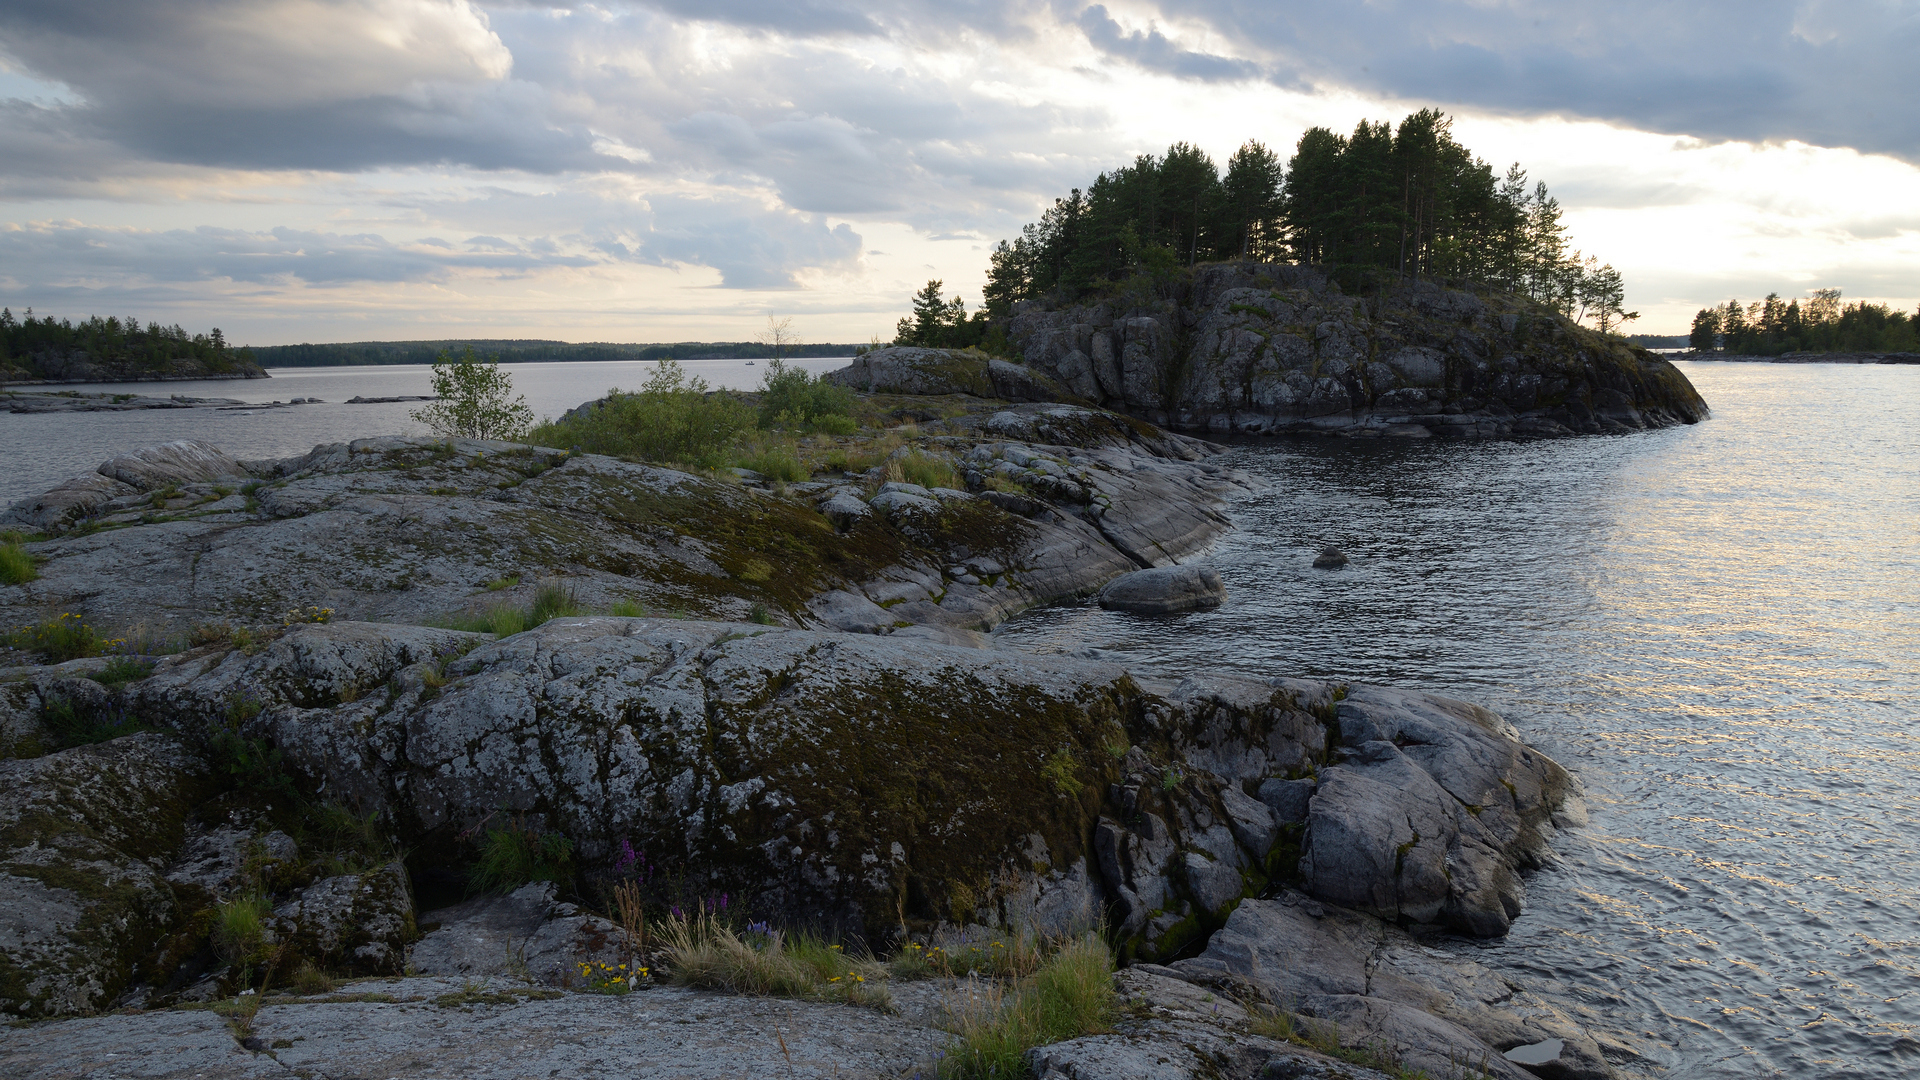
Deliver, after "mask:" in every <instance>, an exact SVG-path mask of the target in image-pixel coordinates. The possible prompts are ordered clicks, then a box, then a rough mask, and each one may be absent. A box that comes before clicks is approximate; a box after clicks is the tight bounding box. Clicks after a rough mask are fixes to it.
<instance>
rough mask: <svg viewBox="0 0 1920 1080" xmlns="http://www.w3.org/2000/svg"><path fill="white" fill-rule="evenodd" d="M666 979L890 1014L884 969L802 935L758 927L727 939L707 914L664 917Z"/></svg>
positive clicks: (729, 933) (722, 928) (729, 931)
mask: <svg viewBox="0 0 1920 1080" xmlns="http://www.w3.org/2000/svg"><path fill="white" fill-rule="evenodd" d="M662 938H663V939H664V942H665V946H666V948H665V956H666V958H667V963H668V965H669V966H670V967H671V968H672V971H673V980H674V981H675V982H677V983H680V984H681V985H683V986H699V987H704V988H706V989H710V990H728V991H732V992H733V993H736V994H763V995H771V996H775V997H792V998H813V999H818V1000H825V1001H842V1002H846V1003H847V1004H850V1005H866V1006H870V1007H873V1008H879V1009H891V1008H892V1005H893V996H892V995H891V994H890V993H888V992H887V988H886V987H885V986H884V985H883V982H884V980H885V979H886V977H887V968H886V966H885V965H883V964H881V963H880V962H878V961H876V960H874V959H872V958H871V957H865V956H849V955H848V954H847V953H846V951H845V950H844V949H843V948H841V947H840V946H838V945H834V944H830V943H828V942H826V941H824V940H822V939H821V938H818V937H815V936H813V935H812V934H807V933H804V932H788V931H784V930H779V929H775V928H773V927H770V926H768V925H766V924H765V923H756V924H754V925H752V926H750V927H749V928H748V929H747V931H746V932H745V933H744V934H739V933H735V932H734V930H733V928H732V927H729V926H727V925H726V924H725V923H723V922H721V921H720V920H719V919H718V918H716V917H714V916H713V915H711V914H704V915H703V914H698V913H696V914H693V915H689V916H670V917H669V918H668V919H667V921H666V924H665V927H664V929H663V931H662Z"/></svg>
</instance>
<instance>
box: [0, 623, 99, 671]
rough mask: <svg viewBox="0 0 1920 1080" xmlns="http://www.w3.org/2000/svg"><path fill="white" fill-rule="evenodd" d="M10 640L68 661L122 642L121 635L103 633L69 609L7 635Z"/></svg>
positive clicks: (61, 661) (52, 661) (51, 659)
mask: <svg viewBox="0 0 1920 1080" xmlns="http://www.w3.org/2000/svg"><path fill="white" fill-rule="evenodd" d="M5 640H6V644H7V645H8V646H10V647H12V648H15V649H26V650H30V651H33V652H38V653H43V654H45V656H46V658H47V662H48V663H50V664H64V663H66V662H67V661H68V660H77V659H79V658H80V657H83V656H99V655H100V654H101V653H104V652H106V651H108V650H109V649H112V648H115V647H116V646H119V645H121V644H122V642H121V640H120V639H117V638H105V637H101V636H100V633H99V631H97V630H95V629H94V628H93V627H92V626H90V625H89V624H88V623H87V621H86V620H85V619H82V618H81V617H80V616H78V615H75V614H73V613H72V612H67V613H65V614H62V615H58V616H55V617H54V618H51V619H48V620H47V621H46V622H43V623H39V624H38V625H35V626H23V627H21V628H19V629H18V630H14V631H11V632H9V633H8V634H6V635H5Z"/></svg>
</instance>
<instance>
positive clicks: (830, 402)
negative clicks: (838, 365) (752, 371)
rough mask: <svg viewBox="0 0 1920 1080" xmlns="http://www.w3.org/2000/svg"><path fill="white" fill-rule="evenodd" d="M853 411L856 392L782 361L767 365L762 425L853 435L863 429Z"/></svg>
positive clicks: (760, 421)
mask: <svg viewBox="0 0 1920 1080" xmlns="http://www.w3.org/2000/svg"><path fill="white" fill-rule="evenodd" d="M852 411H853V392H852V391H850V390H848V389H847V388H845V387H843V386H836V385H834V384H833V383H830V382H828V381H826V380H825V379H820V378H815V377H814V376H812V375H810V374H808V373H807V372H806V371H804V370H802V369H800V368H797V367H795V368H790V367H788V366H787V365H786V364H784V363H782V362H781V361H779V360H773V361H771V362H769V363H768V364H767V373H766V375H765V377H764V378H762V379H761V380H760V416H759V424H760V426H761V427H762V428H799V429H801V430H803V431H829V432H831V433H832V434H835V435H851V434H853V433H854V432H855V431H856V430H858V429H859V425H858V424H855V423H854V422H853V418H852V417H851V416H849V415H848V414H849V413H850V412H852Z"/></svg>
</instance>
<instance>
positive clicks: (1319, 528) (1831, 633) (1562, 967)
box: [0, 360, 1920, 1078]
mask: <svg viewBox="0 0 1920 1080" xmlns="http://www.w3.org/2000/svg"><path fill="white" fill-rule="evenodd" d="M841 363H842V362H841V361H832V360H821V361H803V362H802V365H803V366H805V367H808V368H809V369H810V370H816V371H817V370H823V369H830V368H833V367H836V366H840V364H841ZM686 366H687V368H688V369H689V370H690V371H692V372H694V373H696V374H700V375H702V376H703V377H705V378H707V379H708V380H709V381H710V382H712V383H713V384H715V385H718V386H732V387H740V388H746V387H751V386H753V385H755V384H756V383H757V381H758V372H759V371H760V370H763V369H759V368H749V367H746V366H745V365H744V362H742V361H712V362H706V361H702V362H695V363H689V364H687V365H686ZM1681 367H1682V368H1683V370H1685V371H1686V373H1687V375H1688V377H1689V378H1691V379H1693V380H1694V383H1695V385H1696V386H1698V387H1699V389H1700V391H1701V393H1702V394H1703V395H1704V396H1705V397H1706V399H1707V401H1708V402H1709V404H1711V405H1712V407H1713V410H1714V418H1713V419H1712V420H1710V421H1708V422H1706V423H1703V424H1699V425H1695V426H1693V427H1683V428H1674V429H1670V430H1666V431H1658V432H1647V433H1639V434H1633V435H1626V436H1619V437H1605V438H1582V439H1566V440H1555V441H1541V442H1522V443H1487V444H1470V443H1405V442H1393V443H1387V444H1380V443H1366V442H1346V441H1326V442H1293V441H1276V442H1268V443H1262V444H1258V445H1247V446H1241V447H1238V448H1236V449H1235V450H1234V451H1233V457H1232V460H1233V462H1234V463H1235V464H1237V465H1239V466H1240V467H1242V468H1246V469H1249V470H1252V471H1254V472H1257V473H1259V474H1261V475H1263V476H1266V477H1267V478H1269V479H1270V480H1271V481H1272V482H1273V490H1272V491H1271V492H1269V493H1267V494H1265V495H1262V496H1259V497H1255V498H1251V499H1248V500H1245V501H1244V502H1242V503H1241V504H1239V505H1237V506H1236V507H1234V509H1233V512H1234V516H1235V520H1236V522H1237V524H1238V526H1239V527H1238V529H1237V530H1236V531H1235V532H1233V533H1231V534H1229V535H1228V536H1227V537H1226V538H1225V539H1223V540H1222V542H1221V543H1220V544H1219V545H1218V546H1217V548H1216V549H1215V551H1214V552H1213V553H1212V555H1211V556H1210V559H1211V561H1212V563H1213V564H1214V565H1216V566H1217V567H1218V568H1219V570H1220V572H1221V574H1222V576H1223V577H1225V579H1226V581H1227V584H1228V587H1229V589H1230V598H1229V601H1228V603H1227V605H1226V606H1225V607H1223V608H1221V609H1220V610H1219V611H1216V612H1210V613H1204V614H1194V615H1187V616H1178V617H1172V618H1166V619H1142V618H1137V617H1132V616H1125V615H1118V614H1112V613H1107V612H1103V611H1100V610H1099V609H1098V608H1095V607H1089V606H1085V605H1066V606H1060V607H1054V608H1049V609H1045V610H1041V611H1035V612H1031V613H1028V614H1026V615H1023V616H1021V617H1019V618H1017V619H1015V620H1014V621H1013V622H1011V623H1009V624H1008V625H1006V626H1005V627H1003V628H1002V629H1001V630H1000V632H999V634H998V637H999V640H1000V641H1001V643H1002V644H1003V645H1006V646H1013V647H1020V648H1027V649H1036V650H1043V651H1044V650H1056V651H1075V652H1077V651H1082V650H1087V649H1093V650H1098V651H1101V652H1103V653H1106V654H1108V655H1112V656H1115V657H1120V658H1125V659H1128V660H1130V661H1132V662H1135V663H1138V664H1140V665H1142V666H1145V667H1149V668H1152V669H1156V670H1158V671H1159V672H1161V673H1164V674H1167V675H1178V674H1180V673H1183V672H1189V671H1205V670H1214V669H1217V668H1220V667H1222V666H1228V667H1236V668H1241V669H1244V670H1247V671H1251V672H1261V673H1274V674H1314V675H1328V676H1338V677H1343V678H1353V679H1359V680H1370V681H1375V682H1385V683H1394V684H1400V685H1409V686H1419V687H1423V688H1427V689H1432V690H1437V691H1440V692H1444V693H1451V694H1454V695H1457V696H1460V697H1465V698H1469V699H1472V700H1475V701H1480V702H1483V703H1486V704H1488V705H1491V706H1493V707H1494V708H1497V709H1499V710H1501V711H1502V712H1503V713H1505V714H1506V715H1507V716H1508V717H1509V718H1510V719H1511V720H1513V721H1514V722H1515V723H1516V724H1517V725H1518V726H1519V727H1520V729H1521V730H1522V731H1523V732H1524V733H1525V734H1526V736H1527V738H1528V739H1529V740H1531V741H1532V742H1534V743H1535V744H1537V745H1539V746H1540V747H1541V748H1542V749H1544V750H1546V751H1547V752H1548V753H1550V754H1552V755H1553V756H1554V757H1556V758H1558V759H1559V760H1560V761H1561V762H1562V763H1564V764H1565V765H1567V766H1568V767H1569V768H1570V769H1572V770H1573V771H1574V772H1575V773H1576V774H1578V775H1579V777H1580V779H1581V780H1582V782H1583V783H1584V784H1585V786H1586V790H1587V794H1588V800H1589V803H1590V805H1591V808H1592V811H1593V815H1592V825H1591V827H1589V828H1587V829H1584V830H1579V831H1576V832H1572V833H1568V834H1565V835H1564V836H1562V837H1561V839H1560V840H1559V842H1558V845H1557V848H1558V851H1559V853H1560V856H1561V859H1562V864H1561V865H1560V866H1559V867H1558V868H1557V869H1554V870H1550V871H1545V872H1542V873H1540V874H1537V875H1535V876H1534V877H1533V878H1532V879H1531V880H1530V882H1529V907H1528V910H1527V913H1526V914H1525V915H1523V916H1522V917H1521V919H1520V920H1519V921H1518V922H1516V923H1515V924H1514V929H1513V933H1512V935H1511V936H1510V937H1508V938H1507V939H1505V940H1504V941H1500V942H1492V943H1482V944H1469V943H1461V944H1459V945H1458V946H1457V947H1458V948H1461V949H1463V950H1470V951H1471V952H1472V953H1473V955H1474V957H1475V958H1476V959H1478V960H1480V961H1482V962H1483V963H1487V964H1489V965H1492V966H1494V967H1496V968H1500V969H1503V970H1508V971H1511V972H1514V973H1516V974H1520V975H1524V976H1526V977H1527V978H1528V979H1529V981H1532V982H1534V983H1535V984H1537V985H1544V986H1546V987H1548V988H1550V989H1551V990H1552V992H1554V993H1556V994H1558V995H1561V996H1562V997H1563V998H1564V999H1565V1000H1566V1001H1567V1002H1568V1003H1570V1004H1574V1005H1583V1006H1589V1007H1591V1008H1593V1009H1594V1010H1595V1011H1596V1012H1598V1013H1599V1014H1601V1015H1603V1016H1605V1017H1606V1018H1607V1019H1608V1022H1609V1024H1610V1025H1611V1026H1614V1027H1616V1028H1620V1029H1626V1030H1630V1031H1634V1032H1638V1033H1640V1034H1641V1035H1642V1036H1643V1037H1645V1038H1648V1039H1650V1040H1651V1041H1652V1042H1653V1043H1655V1044H1657V1045H1658V1046H1659V1047H1662V1048H1663V1049H1661V1050H1660V1061H1661V1063H1662V1064H1664V1065H1666V1066H1668V1067H1670V1069H1671V1075H1673V1076H1675V1077H1685V1078H1694V1077H1706V1078H1720V1077H1775V1076H1784V1077H1796V1078H1797V1077H1806V1076H1829V1075H1845V1076H1857V1077H1889V1078H1890V1077H1899V1076H1907V1075H1911V1074H1913V1073H1916V1072H1920V1030H1916V1027H1917V1026H1920V747H1917V746H1916V727H1917V726H1920V660H1916V657H1920V424H1916V418H1920V368H1912V367H1878V366H1866V367H1856V366H1851V365H1798V364H1796V365H1773V364H1699V363H1692V364H1689V363H1683V364H1681ZM650 370H651V365H649V364H642V363H605V364H538V365H535V364H520V365H513V366H512V367H510V368H509V371H510V372H511V373H512V375H513V376H514V381H515V385H516V387H517V388H518V389H519V390H520V391H522V392H524V393H525V394H526V395H527V398H528V401H529V403H530V404H531V405H532V406H533V408H534V410H535V411H536V412H537V413H540V414H543V415H557V414H558V413H560V412H562V411H564V410H565V409H567V408H570V407H572V406H573V405H576V404H578V403H580V402H581V401H584V400H588V399H590V398H593V397H597V396H599V395H600V394H602V393H603V392H604V391H605V390H606V388H607V387H608V386H610V385H618V386H622V387H633V386H637V385H639V384H640V383H641V382H642V381H643V380H644V379H645V377H646V375H647V373H648V372H649V371H650ZM275 376H276V377H275V378H274V379H273V380H272V381H270V382H268V381H258V382H220V383H210V384H201V385H195V386H181V385H179V384H163V385H160V386H158V387H156V385H155V384H143V385H141V386H138V387H134V388H132V389H135V390H138V391H141V392H148V393H153V392H160V393H165V392H177V393H187V394H207V395H219V396H226V397H240V398H246V399H248V400H254V401H266V400H272V399H275V398H278V399H280V400H286V399H287V398H290V397H307V396H317V397H321V398H325V399H328V400H329V401H336V402H337V401H344V400H345V399H346V398H349V397H352V396H354V395H356V394H359V395H367V396H375V395H391V394H405V393H424V392H425V391H426V387H427V381H426V369H425V368H347V369H341V368H331V369H326V368H322V369H314V368H306V369H289V370H282V371H276V372H275ZM89 389H100V388H89ZM410 408H412V406H407V405H385V406H380V405H374V406H344V405H337V404H336V405H323V406H301V407H298V408H294V409H285V410H272V411H259V412H251V413H248V412H235V413H208V412H202V411H197V410H196V411H193V412H186V411H180V412H171V411H166V412H145V413H117V414H116V413H94V414H83V415H73V414H68V415H47V416H12V415H7V414H0V445H3V446H4V447H5V449H6V451H7V460H8V461H9V462H10V463H13V464H14V466H15V467H14V468H12V469H9V470H8V471H7V474H6V475H5V476H0V498H13V497H17V496H19V495H22V494H26V493H28V492H31V491H38V490H41V489H44V488H45V487H47V486H48V485H49V484H51V483H54V482H57V481H59V480H61V479H64V478H65V477H67V476H70V475H72V474H74V473H77V472H80V471H83V470H86V469H89V468H91V467H93V466H94V465H95V464H97V463H98V462H99V461H101V460H104V459H105V458H107V457H109V456H111V455H113V454H115V453H120V452H123V451H125V450H127V449H130V448H132V447H134V446H138V445H143V444H147V443H152V442H159V441H165V440H167V439H174V438H181V437H186V436H196V437H202V438H208V439H211V440H212V441H214V442H216V443H218V444H220V445H222V446H224V447H226V448H227V449H228V450H229V451H231V452H233V453H236V454H239V455H241V456H244V457H267V456H273V455H282V454H292V453H298V452H302V451H305V450H307V449H308V448H310V447H311V446H313V445H314V444H315V443H320V442H331V441H338V440H342V439H349V438H357V437H362V436H368V435H377V434H385V433H389V432H396V431H405V430H409V427H410V425H409V423H408V421H407V419H406V413H407V411H408V410H409V409H410ZM1323 543H1334V544H1338V545H1339V546H1340V547H1342V548H1344V549H1345V550H1346V551H1347V552H1348V553H1349V554H1350V555H1351V556H1352V557H1353V563H1352V565H1351V566H1349V567H1348V568H1347V569H1345V570H1342V571H1336V572H1323V571H1315V570H1313V569H1311V568H1310V565H1309V564H1310V563H1311V561H1312V557H1313V554H1314V552H1315V551H1316V550H1317V549H1318V548H1319V546H1320V545H1321V544H1323Z"/></svg>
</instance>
